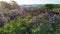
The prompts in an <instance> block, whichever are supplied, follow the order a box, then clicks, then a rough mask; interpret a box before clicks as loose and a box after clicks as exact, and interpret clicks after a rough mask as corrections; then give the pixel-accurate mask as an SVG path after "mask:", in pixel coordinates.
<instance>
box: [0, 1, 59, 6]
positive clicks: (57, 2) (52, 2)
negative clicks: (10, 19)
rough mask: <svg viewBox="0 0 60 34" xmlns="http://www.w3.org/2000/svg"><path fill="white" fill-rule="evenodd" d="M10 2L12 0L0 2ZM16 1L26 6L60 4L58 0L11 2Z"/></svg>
mask: <svg viewBox="0 0 60 34" xmlns="http://www.w3.org/2000/svg"><path fill="white" fill-rule="evenodd" d="M0 1H6V2H10V1H12V0H0ZM13 1H16V2H17V4H19V5H24V4H26V5H28V4H60V1H59V0H13Z"/></svg>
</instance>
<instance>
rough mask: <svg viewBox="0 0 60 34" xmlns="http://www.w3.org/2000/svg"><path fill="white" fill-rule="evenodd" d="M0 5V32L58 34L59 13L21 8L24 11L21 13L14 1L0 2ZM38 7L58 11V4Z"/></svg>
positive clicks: (59, 25)
mask: <svg viewBox="0 0 60 34" xmlns="http://www.w3.org/2000/svg"><path fill="white" fill-rule="evenodd" d="M6 5H8V6H6ZM55 6H56V7H55ZM0 7H1V8H0V34H60V15H56V14H54V15H53V14H52V15H53V16H50V13H40V12H39V11H38V10H36V9H33V10H26V9H25V10H22V9H21V10H22V12H23V13H25V14H23V15H22V13H21V14H20V13H19V10H20V7H19V6H18V5H17V4H16V3H14V4H13V5H12V4H8V3H6V2H0ZM40 8H44V9H47V10H48V9H49V11H50V10H54V11H56V12H59V13H60V6H59V5H55V4H46V5H43V6H42V7H40ZM1 9H2V10H1ZM26 11H27V12H26ZM36 11H37V12H36ZM20 12H21V11H20ZM31 12H32V13H31ZM34 12H35V13H34ZM28 13H29V14H28ZM30 13H31V14H30ZM27 14H28V15H27ZM33 14H34V15H33ZM35 14H37V15H35Z"/></svg>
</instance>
